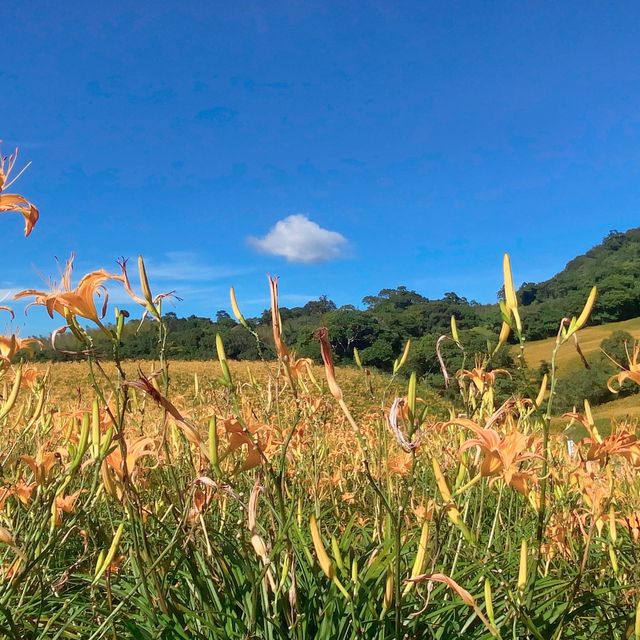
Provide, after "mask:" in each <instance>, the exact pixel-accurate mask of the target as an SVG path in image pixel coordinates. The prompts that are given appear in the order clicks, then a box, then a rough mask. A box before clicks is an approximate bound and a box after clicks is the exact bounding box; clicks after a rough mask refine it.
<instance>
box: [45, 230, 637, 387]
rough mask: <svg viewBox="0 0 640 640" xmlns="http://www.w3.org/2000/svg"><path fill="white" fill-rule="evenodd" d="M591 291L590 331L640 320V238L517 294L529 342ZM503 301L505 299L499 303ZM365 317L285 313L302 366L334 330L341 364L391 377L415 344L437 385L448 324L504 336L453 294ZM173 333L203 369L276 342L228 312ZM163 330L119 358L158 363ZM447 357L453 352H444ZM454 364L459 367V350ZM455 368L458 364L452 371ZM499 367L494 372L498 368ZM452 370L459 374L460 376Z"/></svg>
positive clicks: (64, 339) (391, 295)
mask: <svg viewBox="0 0 640 640" xmlns="http://www.w3.org/2000/svg"><path fill="white" fill-rule="evenodd" d="M593 284H596V285H597V286H598V289H599V295H598V299H597V303H596V306H595V308H594V311H593V314H592V317H591V321H590V322H591V324H600V323H604V322H611V321H616V320H624V319H627V318H632V317H637V316H640V229H632V230H630V231H627V232H626V233H620V232H617V231H612V232H611V233H609V235H608V236H607V237H606V238H605V239H604V240H603V242H602V243H601V244H599V245H598V246H596V247H594V248H593V249H591V250H590V251H588V252H587V253H586V254H585V255H583V256H579V257H578V258H575V259H574V260H572V261H571V262H570V263H569V264H568V265H567V266H566V268H565V269H564V270H563V271H562V272H561V273H559V274H557V275H556V276H554V277H553V278H551V279H550V280H548V281H546V282H542V283H538V284H535V283H525V284H523V285H522V286H521V287H520V289H519V291H518V298H519V302H520V305H521V315H522V319H523V324H524V326H525V334H526V336H527V338H528V339H529V340H532V339H538V338H545V337H548V336H551V335H555V333H556V332H557V329H558V324H559V322H560V320H561V318H563V317H565V316H569V317H570V316H571V315H574V314H577V313H579V312H580V310H581V309H582V306H583V305H584V301H585V299H586V297H587V294H588V292H589V290H590V288H591V286H592V285H593ZM500 296H501V292H498V297H500ZM362 302H363V308H356V307H355V306H352V305H346V306H342V307H339V308H338V307H336V305H335V304H334V303H333V302H332V301H331V300H329V299H328V298H327V297H321V298H320V299H318V300H313V301H310V302H308V303H307V304H305V305H304V306H301V307H294V308H287V307H282V308H281V315H282V320H283V325H284V337H285V340H286V342H287V344H288V345H290V346H291V347H292V348H293V349H294V350H295V352H296V354H297V355H298V356H299V357H311V358H314V359H316V360H318V359H319V357H320V352H319V346H318V343H317V340H316V339H315V338H314V335H313V334H314V332H315V330H316V329H317V328H318V327H319V326H322V325H324V326H327V327H328V329H329V334H330V336H331V342H332V346H333V349H334V353H335V356H336V359H337V361H338V362H342V363H345V362H346V363H348V362H350V361H351V360H352V358H353V352H354V348H357V349H358V351H359V352H360V355H361V359H362V361H363V363H364V364H365V365H367V366H370V367H377V368H380V369H383V370H389V369H391V368H392V366H393V362H394V360H395V358H397V357H398V354H399V353H400V352H401V351H402V348H403V346H404V344H405V343H406V341H407V340H408V339H411V340H412V343H413V347H412V349H411V360H410V362H409V366H410V367H411V368H412V370H415V371H416V372H417V373H418V374H419V375H421V376H430V375H433V376H438V375H440V365H439V363H438V361H437V359H436V357H435V350H436V349H435V348H436V342H437V340H438V338H439V337H440V336H441V335H443V334H445V333H448V332H449V330H450V319H451V316H454V317H455V318H456V321H457V324H458V327H459V329H460V331H461V334H462V338H463V342H464V343H465V345H466V351H467V353H470V354H473V353H474V352H476V351H484V352H486V349H487V342H489V343H493V344H494V345H495V342H496V337H497V334H498V331H499V328H500V323H501V319H500V313H499V309H498V305H497V304H492V305H482V304H478V303H476V302H474V301H469V300H467V299H466V298H464V297H460V296H459V295H457V294H456V293H453V292H449V293H446V294H445V295H444V296H443V297H442V298H441V299H437V300H429V299H427V298H426V297H424V296H422V295H421V294H420V293H418V292H416V291H412V290H410V289H408V288H407V287H404V286H400V287H397V288H395V289H383V290H381V291H380V292H379V293H378V294H377V295H373V296H367V297H365V298H364V299H363V301H362ZM165 323H166V326H167V328H168V340H167V343H166V353H167V356H168V357H170V358H176V359H187V360H188V359H194V360H195V359H205V358H211V357H212V356H213V354H214V353H215V336H216V334H217V333H219V334H220V335H221V336H222V338H223V340H224V343H225V349H226V352H227V356H228V357H229V358H232V359H240V360H255V359H258V358H260V357H264V358H270V357H273V356H274V352H273V346H272V338H271V316H270V313H269V311H268V310H265V311H264V312H263V313H262V315H260V316H258V317H256V318H252V319H250V320H249V323H250V326H251V327H252V329H253V330H254V332H255V333H256V334H257V335H258V336H259V338H260V340H259V341H257V340H256V339H255V337H254V336H253V335H252V334H251V332H249V331H247V330H246V329H245V328H244V327H242V326H240V325H239V324H238V323H237V322H236V321H235V320H234V319H233V318H231V317H230V316H229V314H228V313H227V312H226V311H218V313H217V315H216V318H215V319H210V318H202V317H196V316H191V317H188V318H179V317H177V316H176V315H175V314H173V313H169V314H167V315H166V316H165ZM92 333H93V340H94V343H95V346H96V348H97V349H98V350H101V349H102V350H105V351H106V350H108V349H109V348H110V347H109V345H108V341H107V340H106V338H105V337H104V336H103V335H102V334H101V332H100V331H97V330H96V331H93V332H92ZM157 341H158V334H157V327H156V325H155V324H154V323H153V322H143V323H142V324H140V323H139V322H138V321H134V320H132V321H130V322H128V323H127V324H126V326H125V328H124V332H123V337H122V346H121V354H122V356H123V357H125V358H132V359H144V358H151V357H154V355H155V354H156V353H157V349H158V344H157ZM74 343H75V341H74V339H73V338H72V337H70V336H61V337H59V338H58V340H57V347H58V350H56V351H54V350H53V349H52V348H51V345H50V344H47V346H46V347H45V349H44V350H43V351H42V352H41V353H40V354H39V356H38V357H40V358H44V359H52V360H60V359H66V358H70V357H72V356H71V355H69V354H68V353H65V351H69V352H72V351H74V347H76V345H75V344H74ZM443 348H444V349H445V350H446V349H449V350H451V345H447V344H445V345H444V347H443ZM450 357H451V358H452V359H453V360H454V361H456V360H457V358H458V357H459V356H458V355H456V353H455V349H453V351H452V352H451V354H450ZM505 357H506V356H505ZM454 366H455V364H454ZM496 366H497V365H496ZM453 370H455V368H454V369H453Z"/></svg>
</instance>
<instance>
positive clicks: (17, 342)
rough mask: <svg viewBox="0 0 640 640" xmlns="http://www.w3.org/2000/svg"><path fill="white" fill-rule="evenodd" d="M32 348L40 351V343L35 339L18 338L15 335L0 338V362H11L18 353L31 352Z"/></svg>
mask: <svg viewBox="0 0 640 640" xmlns="http://www.w3.org/2000/svg"><path fill="white" fill-rule="evenodd" d="M34 346H38V347H40V348H41V349H42V342H40V340H36V339H35V338H18V336H16V335H11V336H0V360H4V361H5V362H11V361H12V360H13V358H14V356H15V355H16V354H17V353H18V351H22V350H23V349H25V350H31V349H32V348H33V347H34Z"/></svg>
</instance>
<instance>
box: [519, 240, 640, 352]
mask: <svg viewBox="0 0 640 640" xmlns="http://www.w3.org/2000/svg"><path fill="white" fill-rule="evenodd" d="M593 285H596V286H597V287H598V291H599V295H598V300H597V303H596V306H595V308H594V310H593V314H592V316H591V324H592V325H596V324H603V323H607V322H617V321H620V320H628V319H630V318H636V317H638V316H640V228H635V229H629V230H628V231H626V232H625V233H621V232H618V231H612V232H610V233H609V235H607V236H606V238H604V240H603V241H602V242H601V243H600V244H599V245H597V246H595V247H593V248H592V249H590V250H589V251H587V252H586V253H585V254H584V255H581V256H578V257H576V258H574V259H573V260H571V262H569V263H568V264H567V266H566V267H565V268H564V269H563V270H562V271H561V272H560V273H558V274H556V275H555V276H553V278H550V279H549V280H546V281H545V282H540V283H524V284H523V285H522V286H521V287H520V289H519V290H518V298H519V300H520V304H521V305H522V306H523V309H522V317H523V321H524V323H525V326H526V327H527V336H528V338H529V339H538V338H545V337H548V336H551V335H553V334H554V333H555V332H556V331H557V327H558V321H559V319H560V318H562V317H563V316H565V315H569V316H570V315H571V314H575V313H577V312H579V310H580V309H581V308H582V305H583V304H584V300H585V298H586V297H587V295H588V293H589V290H590V289H591V287H592V286H593Z"/></svg>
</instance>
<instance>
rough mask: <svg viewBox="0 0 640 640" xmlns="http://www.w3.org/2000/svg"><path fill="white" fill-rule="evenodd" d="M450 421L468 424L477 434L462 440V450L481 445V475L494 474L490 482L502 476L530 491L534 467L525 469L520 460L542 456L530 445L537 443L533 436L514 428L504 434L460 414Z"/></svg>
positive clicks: (517, 488)
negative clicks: (529, 486)
mask: <svg viewBox="0 0 640 640" xmlns="http://www.w3.org/2000/svg"><path fill="white" fill-rule="evenodd" d="M447 424H457V425H460V426H463V427H467V429H470V430H471V431H473V432H474V433H475V435H476V437H475V438H471V439H470V440H467V441H466V442H464V443H463V444H462V446H461V447H460V451H461V452H462V451H465V450H466V449H470V448H472V447H476V446H477V447H479V448H480V450H481V451H482V454H483V459H482V465H481V467H480V473H481V475H483V476H485V477H489V478H491V481H490V482H493V481H495V480H496V479H497V478H498V477H502V478H503V479H504V481H505V482H506V483H507V484H508V485H510V486H511V487H513V488H514V489H515V490H516V491H518V492H519V493H522V494H523V495H527V494H528V484H529V480H532V479H533V478H534V475H533V473H532V472H531V471H522V470H521V469H520V464H521V463H522V462H525V461H526V460H531V459H533V458H540V457H541V456H540V455H539V454H538V453H535V452H534V451H531V448H532V447H534V446H535V444H536V438H535V437H534V436H527V435H524V434H523V433H520V432H518V431H512V432H511V433H509V434H508V435H506V436H501V435H500V434H499V433H498V432H497V431H494V430H493V429H483V428H482V427H480V426H478V425H477V424H476V423H475V422H473V421H472V420H468V419H466V418H457V419H455V420H452V421H450V422H449V423H447Z"/></svg>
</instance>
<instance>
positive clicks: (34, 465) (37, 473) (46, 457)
mask: <svg viewBox="0 0 640 640" xmlns="http://www.w3.org/2000/svg"><path fill="white" fill-rule="evenodd" d="M20 459H21V460H22V461H23V462H24V463H25V464H26V465H27V466H28V467H29V468H30V469H31V471H33V475H34V478H35V483H36V484H37V485H43V484H46V483H47V482H48V481H49V480H50V478H51V476H52V475H53V474H52V471H53V467H55V466H56V465H57V464H62V455H61V454H60V451H44V449H40V450H39V451H38V453H37V454H36V455H35V456H29V455H22V456H20Z"/></svg>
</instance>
